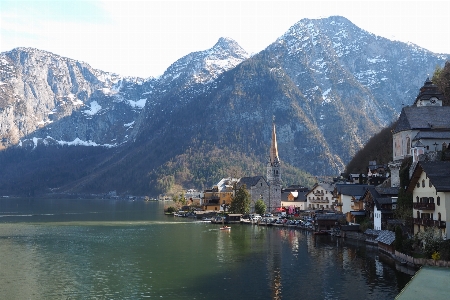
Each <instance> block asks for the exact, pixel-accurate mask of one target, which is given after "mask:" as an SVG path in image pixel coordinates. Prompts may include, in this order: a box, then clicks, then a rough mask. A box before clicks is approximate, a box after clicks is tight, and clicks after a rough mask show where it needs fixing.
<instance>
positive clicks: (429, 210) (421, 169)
mask: <svg viewBox="0 0 450 300" xmlns="http://www.w3.org/2000/svg"><path fill="white" fill-rule="evenodd" d="M408 191H409V192H411V193H412V194H413V218H414V234H416V233H418V232H421V231H424V230H425V229H426V228H435V229H436V230H437V231H439V232H440V234H441V235H443V236H444V237H445V238H447V239H448V238H450V234H449V232H448V230H447V226H448V225H447V222H446V220H447V216H450V161H421V162H419V163H418V164H417V166H416V168H415V170H414V172H413V175H412V178H411V182H410V184H409V186H408Z"/></svg>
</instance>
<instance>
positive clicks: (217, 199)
mask: <svg viewBox="0 0 450 300" xmlns="http://www.w3.org/2000/svg"><path fill="white" fill-rule="evenodd" d="M238 181H239V179H237V178H231V177H228V178H222V179H221V180H220V181H219V182H218V183H217V184H216V185H214V186H213V187H212V188H211V189H207V190H205V191H204V199H203V209H204V210H214V211H222V210H224V209H226V207H227V206H229V205H230V204H231V200H232V199H233V195H234V189H235V185H236V184H237V182H238Z"/></svg>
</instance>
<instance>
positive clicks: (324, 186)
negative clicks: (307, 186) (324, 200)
mask: <svg viewBox="0 0 450 300" xmlns="http://www.w3.org/2000/svg"><path fill="white" fill-rule="evenodd" d="M317 187H321V188H322V189H324V190H325V191H329V192H330V193H333V190H334V184H330V183H325V182H319V183H316V184H314V186H313V187H312V188H311V190H309V191H308V192H307V193H306V195H308V194H309V193H312V192H313V191H314V190H315V189H316V188H317Z"/></svg>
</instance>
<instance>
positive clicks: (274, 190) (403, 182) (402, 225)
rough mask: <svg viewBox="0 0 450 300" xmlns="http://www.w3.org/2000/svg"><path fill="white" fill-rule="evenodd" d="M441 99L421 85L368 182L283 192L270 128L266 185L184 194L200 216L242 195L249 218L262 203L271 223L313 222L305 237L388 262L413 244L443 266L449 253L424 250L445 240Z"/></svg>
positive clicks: (355, 179)
mask: <svg viewBox="0 0 450 300" xmlns="http://www.w3.org/2000/svg"><path fill="white" fill-rule="evenodd" d="M443 98H444V97H443V94H442V93H441V92H440V91H439V90H438V88H437V86H436V85H434V84H433V83H432V81H431V80H430V79H429V78H427V79H426V81H425V83H424V85H423V86H422V87H421V88H420V91H419V93H418V96H417V98H416V99H415V101H414V103H413V104H412V105H411V106H405V107H404V108H403V109H402V111H401V114H400V117H399V121H398V122H397V124H396V126H395V128H394V130H393V131H392V138H393V157H392V161H391V162H390V163H389V164H388V165H378V164H377V162H376V161H369V162H368V167H367V174H348V176H342V175H341V176H340V177H338V178H334V179H333V180H329V181H325V180H319V179H317V181H316V184H314V186H313V187H311V188H307V187H303V186H299V185H298V186H290V187H286V188H282V186H281V183H282V181H281V174H282V168H281V166H282V161H281V160H280V158H279V156H278V149H277V141H276V131H275V122H274V123H273V127H272V144H271V148H270V159H269V161H268V163H267V174H266V177H264V176H255V177H243V178H231V177H230V178H223V179H222V180H221V181H220V182H219V183H217V184H216V185H215V186H213V187H212V188H210V189H206V190H204V191H202V192H197V191H195V190H189V191H188V193H186V194H185V198H186V200H187V203H188V204H190V205H193V206H196V207H201V208H202V210H203V211H204V212H224V211H225V212H226V211H227V208H229V207H230V205H231V203H232V201H233V196H234V195H235V192H236V190H237V189H239V188H241V187H245V189H246V190H247V191H248V194H249V197H250V212H254V211H255V203H256V201H258V200H262V201H263V202H264V204H265V206H266V212H268V213H269V215H280V216H281V215H283V216H285V215H286V216H287V217H288V218H289V217H291V218H294V219H295V218H296V217H299V216H308V217H312V220H313V224H312V225H311V226H310V229H312V230H315V231H327V232H330V233H331V232H340V236H353V237H356V238H360V239H364V240H366V241H368V240H370V241H372V242H373V243H375V244H377V243H378V246H379V248H380V249H382V250H384V251H385V252H388V253H391V254H394V253H395V250H398V251H399V252H406V253H408V254H410V253H411V251H412V250H413V249H412V245H411V243H409V244H408V243H406V242H403V241H405V240H409V241H412V240H414V239H415V240H416V243H418V244H419V245H422V246H423V248H424V249H425V252H426V255H427V256H428V257H427V258H431V257H429V256H431V255H432V254H435V255H436V253H439V251H440V250H441V252H442V253H440V255H441V258H442V259H446V260H450V257H448V256H449V254H450V253H449V251H447V253H443V251H442V249H439V248H438V246H436V245H437V244H434V248H433V249H431V250H430V249H426V248H427V247H425V243H426V241H425V239H426V236H428V237H429V236H430V234H431V237H432V239H434V240H440V241H445V240H448V239H449V238H450V234H449V230H448V226H449V222H448V220H447V219H448V217H450V147H449V145H450V118H449V116H450V106H443V105H442V101H443ZM242 217H243V216H242V215H241V218H242ZM358 234H359V235H358ZM418 239H419V241H417V240H418ZM402 242H403V244H402ZM443 244H445V243H443ZM430 245H431V243H430V242H428V248H429V247H431V246H430ZM447 250H448V249H447Z"/></svg>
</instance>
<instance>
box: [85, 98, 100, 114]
mask: <svg viewBox="0 0 450 300" xmlns="http://www.w3.org/2000/svg"><path fill="white" fill-rule="evenodd" d="M101 109H102V107H101V106H100V104H98V102H97V101H92V102H91V106H90V108H89V109H88V110H85V111H84V113H85V114H86V115H89V116H93V115H95V114H96V113H98V112H99V111H100V110H101Z"/></svg>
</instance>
